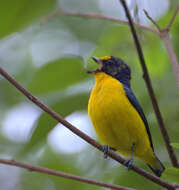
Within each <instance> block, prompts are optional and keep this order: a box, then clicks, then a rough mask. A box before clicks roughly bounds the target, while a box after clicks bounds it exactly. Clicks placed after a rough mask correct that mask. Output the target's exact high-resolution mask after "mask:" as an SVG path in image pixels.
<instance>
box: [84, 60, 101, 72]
mask: <svg viewBox="0 0 179 190" xmlns="http://www.w3.org/2000/svg"><path fill="white" fill-rule="evenodd" d="M92 59H93V60H94V61H95V62H96V63H97V64H99V66H100V67H99V68H98V69H93V70H90V71H87V73H96V72H99V71H100V68H101V67H102V62H101V60H100V58H98V57H92Z"/></svg>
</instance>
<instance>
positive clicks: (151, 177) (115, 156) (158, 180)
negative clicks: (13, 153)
mask: <svg viewBox="0 0 179 190" xmlns="http://www.w3.org/2000/svg"><path fill="white" fill-rule="evenodd" d="M0 74H1V75H2V76H3V77H4V78H5V79H7V80H8V81H9V82H10V83H11V84H12V85H13V86H14V87H16V88H17V89H18V90H19V91H20V92H21V93H22V94H24V95H25V96H26V97H27V98H28V99H29V100H30V101H32V102H34V103H35V104H36V106H38V107H40V108H41V109H42V110H44V111H45V112H46V113H48V114H49V115H51V117H53V118H54V119H55V120H57V121H58V122H60V123H61V124H63V125H64V126H65V127H67V128H68V129H69V130H71V131H72V132H73V133H75V134H76V135H77V136H79V137H81V138H82V139H83V140H85V141H86V142H88V143H89V144H91V145H92V146H94V147H95V148H97V149H99V150H100V151H103V146H102V145H101V144H99V143H98V142H97V141H95V140H94V139H92V138H91V137H89V136H88V135H86V134H85V133H83V132H82V131H80V130H79V129H77V128H76V127H75V126H73V125H72V124H71V123H69V122H68V121H66V120H64V119H63V118H62V117H61V116H60V115H59V114H57V113H56V112H55V111H53V110H51V109H50V108H48V106H46V105H45V104H43V103H42V102H41V101H40V100H38V99H37V98H36V97H35V96H33V95H32V94H31V93H30V92H29V91H27V90H26V89H25V88H24V87H23V86H21V85H20V84H19V83H18V82H17V81H16V80H15V79H14V78H13V77H11V76H10V75H9V74H8V73H7V72H6V71H5V70H4V69H3V68H2V67H0ZM108 156H110V157H111V158H113V159H114V160H116V161H117V162H119V163H121V164H123V165H124V166H127V164H126V161H125V159H124V158H122V157H121V156H120V155H118V154H116V153H114V152H113V151H109V152H108ZM131 169H132V170H134V171H135V172H137V173H138V174H140V175H141V176H144V177H145V178H147V179H149V180H151V181H153V182H154V183H156V184H159V185H161V186H162V187H165V188H167V189H172V190H174V189H175V188H176V185H173V184H170V183H168V182H166V181H164V180H162V179H161V178H159V177H156V176H154V175H152V174H150V173H148V172H146V171H145V170H143V169H141V168H139V167H137V166H134V165H133V166H132V168H131Z"/></svg>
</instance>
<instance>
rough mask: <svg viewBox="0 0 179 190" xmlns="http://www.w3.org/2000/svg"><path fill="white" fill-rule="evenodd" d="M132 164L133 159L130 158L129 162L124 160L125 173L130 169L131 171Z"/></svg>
mask: <svg viewBox="0 0 179 190" xmlns="http://www.w3.org/2000/svg"><path fill="white" fill-rule="evenodd" d="M133 162H134V159H133V158H130V159H129V160H126V161H125V162H124V164H125V165H126V167H127V168H126V169H127V171H129V170H130V169H132V165H133Z"/></svg>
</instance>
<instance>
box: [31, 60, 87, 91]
mask: <svg viewBox="0 0 179 190" xmlns="http://www.w3.org/2000/svg"><path fill="white" fill-rule="evenodd" d="M87 76H88V75H87V74H86V71H85V69H84V68H83V60H82V58H80V57H73V58H72V57H71V58H62V59H59V60H56V61H53V62H50V63H48V64H46V65H44V66H42V67H41V68H40V69H38V70H37V72H36V73H35V75H34V76H33V80H32V82H31V83H30V84H29V90H30V91H31V92H32V93H35V94H40V93H48V92H52V91H56V90H60V89H64V88H66V87H67V86H69V85H72V84H75V83H77V82H79V81H81V80H82V79H84V78H85V77H87Z"/></svg>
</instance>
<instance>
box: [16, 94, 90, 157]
mask: <svg viewBox="0 0 179 190" xmlns="http://www.w3.org/2000/svg"><path fill="white" fill-rule="evenodd" d="M88 98H89V95H88V94H78V95H76V96H71V97H67V98H65V99H61V100H60V101H59V102H57V103H56V104H54V105H53V106H51V108H52V109H53V110H54V111H55V112H57V113H59V114H60V115H61V116H62V117H66V116H67V115H69V114H71V113H73V112H74V111H77V110H84V109H87V103H88ZM57 123H58V122H57V121H56V120H55V119H54V118H52V117H51V116H50V115H48V114H47V113H43V114H42V115H41V116H40V118H39V121H38V123H37V126H36V128H35V130H34V132H33V134H32V137H31V139H30V141H29V142H28V144H27V145H26V146H25V147H24V148H23V150H22V152H21V153H20V154H21V155H22V154H26V153H28V152H29V151H30V150H31V149H33V148H34V146H36V145H38V144H40V143H41V142H44V141H45V139H46V138H47V136H48V133H49V132H50V131H51V130H52V129H53V128H54V127H55V126H56V124H57Z"/></svg>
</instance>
